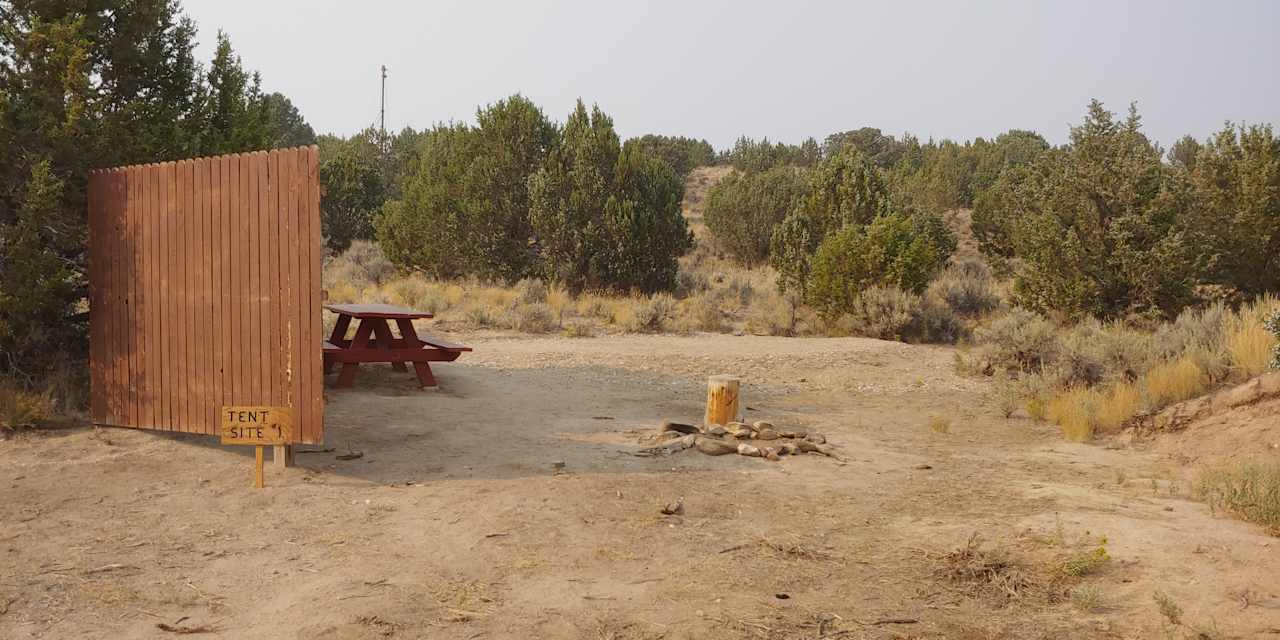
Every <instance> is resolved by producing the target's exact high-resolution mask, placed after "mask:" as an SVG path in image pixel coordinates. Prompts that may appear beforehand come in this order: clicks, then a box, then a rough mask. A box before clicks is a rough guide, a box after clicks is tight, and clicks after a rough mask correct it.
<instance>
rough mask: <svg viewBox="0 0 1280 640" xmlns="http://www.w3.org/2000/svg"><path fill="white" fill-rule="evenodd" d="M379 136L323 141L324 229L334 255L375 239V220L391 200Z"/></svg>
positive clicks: (327, 139) (326, 139) (321, 203)
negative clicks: (362, 240) (358, 240)
mask: <svg viewBox="0 0 1280 640" xmlns="http://www.w3.org/2000/svg"><path fill="white" fill-rule="evenodd" d="M376 135H377V134H376V133H375V132H373V131H366V132H363V133H361V134H357V135H354V136H352V137H350V138H345V139H344V138H337V137H334V136H324V137H322V138H321V139H320V145H321V148H320V184H322V185H324V189H323V190H322V192H321V197H320V229H321V232H322V233H323V234H324V240H325V245H326V246H328V247H329V248H330V249H332V250H333V251H338V252H341V251H345V250H346V248H347V247H349V246H351V242H352V241H353V240H356V239H365V240H368V239H371V238H373V235H374V231H373V218H374V215H375V214H376V213H377V212H378V211H379V210H380V209H381V208H382V203H383V202H384V201H385V200H386V196H387V193H386V180H385V177H384V176H383V172H382V166H381V155H382V152H381V150H380V149H379V146H378V141H377V140H376V139H375V137H374V136H376Z"/></svg>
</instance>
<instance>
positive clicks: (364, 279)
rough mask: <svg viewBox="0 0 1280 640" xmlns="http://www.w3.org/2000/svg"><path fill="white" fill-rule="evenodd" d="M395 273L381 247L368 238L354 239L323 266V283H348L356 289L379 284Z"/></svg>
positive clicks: (329, 284) (393, 266)
mask: <svg viewBox="0 0 1280 640" xmlns="http://www.w3.org/2000/svg"><path fill="white" fill-rule="evenodd" d="M395 273H396V267H395V265H394V264H392V263H391V261H390V260H388V259H387V257H386V256H385V255H383V253H382V249H381V248H380V247H379V246H378V245H377V244H374V243H372V242H369V241H368V240H355V241H353V242H352V243H351V246H350V247H349V248H348V249H347V250H346V251H343V252H342V253H341V254H340V255H338V256H336V257H333V258H330V259H329V262H328V264H326V265H325V267H324V274H323V277H324V284H325V286H326V287H333V286H335V285H338V284H349V285H351V286H353V287H356V288H357V289H363V288H365V287H368V286H370V285H373V286H381V285H382V284H383V283H384V282H387V281H388V280H390V279H391V278H392V277H393V276H394V275H395Z"/></svg>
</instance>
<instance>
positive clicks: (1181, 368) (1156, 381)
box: [1145, 356, 1209, 409]
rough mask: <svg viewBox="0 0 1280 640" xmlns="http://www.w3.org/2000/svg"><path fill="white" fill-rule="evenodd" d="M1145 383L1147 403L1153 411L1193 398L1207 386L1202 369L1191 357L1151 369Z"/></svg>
mask: <svg viewBox="0 0 1280 640" xmlns="http://www.w3.org/2000/svg"><path fill="white" fill-rule="evenodd" d="M1145 382H1146V385H1145V388H1146V392H1147V402H1148V403H1149V404H1150V405H1151V407H1152V408H1153V409H1158V408H1161V407H1167V406H1169V405H1171V404H1174V403H1176V402H1182V401H1183V400H1189V399H1191V398H1194V397H1195V396H1197V395H1199V394H1201V393H1203V392H1204V391H1205V389H1206V388H1208V386H1209V379H1208V377H1207V376H1206V375H1205V372H1204V369H1202V368H1201V367H1200V365H1199V364H1196V361H1195V358H1193V357H1191V356H1183V357H1181V358H1178V359H1177V360H1174V361H1172V362H1166V363H1164V364H1161V365H1157V366H1156V367H1153V368H1152V369H1151V370H1150V371H1148V372H1147V375H1146V376H1145Z"/></svg>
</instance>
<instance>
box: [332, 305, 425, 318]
mask: <svg viewBox="0 0 1280 640" xmlns="http://www.w3.org/2000/svg"><path fill="white" fill-rule="evenodd" d="M324 308H326V309H328V310H330V311H332V312H334V313H337V314H341V315H344V316H351V317H353V318H386V319H391V320H399V319H408V320H417V319H420V318H432V317H434V316H432V315H431V314H430V313H427V312H425V311H415V310H413V309H408V308H405V307H397V306H395V305H391V304H326V305H324Z"/></svg>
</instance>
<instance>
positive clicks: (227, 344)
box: [218, 156, 235, 405]
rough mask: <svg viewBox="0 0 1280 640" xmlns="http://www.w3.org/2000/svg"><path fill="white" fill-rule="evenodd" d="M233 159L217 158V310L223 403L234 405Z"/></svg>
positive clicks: (227, 157)
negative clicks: (220, 341) (232, 400)
mask: <svg viewBox="0 0 1280 640" xmlns="http://www.w3.org/2000/svg"><path fill="white" fill-rule="evenodd" d="M231 165H232V162H231V158H230V157H229V156H222V157H220V158H218V168H219V171H220V173H221V175H220V178H221V180H220V184H219V193H218V196H219V199H220V200H221V201H222V202H221V206H220V207H219V210H220V211H221V213H222V219H221V220H219V221H218V238H219V240H221V244H220V245H219V247H218V255H219V256H221V258H222V264H221V265H219V267H218V275H219V277H220V278H221V281H220V282H219V284H218V296H219V297H220V299H221V303H220V304H221V306H220V308H219V309H218V322H220V323H221V324H222V348H220V349H219V350H218V353H219V357H221V358H222V404H224V405H227V404H231V398H232V392H233V386H232V358H231V349H232V347H233V345H234V344H235V343H234V342H232V338H231V335H232V327H234V326H235V318H234V316H232V307H231V287H232V280H231V265H232V264H233V263H234V262H235V260H234V259H233V258H232V256H231V255H230V252H231V212H232V198H234V197H235V196H234V194H235V183H234V181H233V180H232V178H231Z"/></svg>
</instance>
